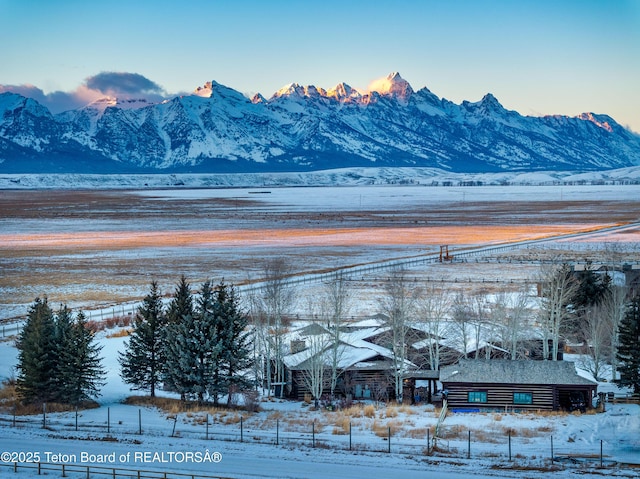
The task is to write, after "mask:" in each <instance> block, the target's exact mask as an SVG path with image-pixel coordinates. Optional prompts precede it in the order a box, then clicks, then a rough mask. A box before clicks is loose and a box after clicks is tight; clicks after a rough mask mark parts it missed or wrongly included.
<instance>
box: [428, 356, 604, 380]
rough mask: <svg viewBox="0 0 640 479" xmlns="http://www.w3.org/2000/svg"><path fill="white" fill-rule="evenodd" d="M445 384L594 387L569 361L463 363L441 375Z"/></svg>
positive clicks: (504, 360) (454, 365)
mask: <svg viewBox="0 0 640 479" xmlns="http://www.w3.org/2000/svg"><path fill="white" fill-rule="evenodd" d="M440 381H441V382H443V383H482V384H559V385H566V386H568V385H576V386H577V385H581V386H595V385H596V383H595V382H593V381H590V380H588V379H586V378H584V377H582V376H580V375H578V373H577V372H576V368H575V365H574V364H573V363H572V362H568V361H527V360H516V361H511V360H508V359H492V360H489V361H486V360H482V359H481V360H468V359H465V360H461V361H460V362H458V364H453V365H451V366H445V367H443V368H442V369H441V371H440Z"/></svg>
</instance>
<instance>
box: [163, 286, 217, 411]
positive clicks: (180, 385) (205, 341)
mask: <svg viewBox="0 0 640 479" xmlns="http://www.w3.org/2000/svg"><path fill="white" fill-rule="evenodd" d="M179 289H180V288H179ZM214 319H215V318H214V297H213V290H212V288H211V283H210V282H209V281H207V282H205V283H204V284H203V285H202V288H201V289H200V295H199V297H198V300H197V302H196V305H195V307H194V309H193V312H192V313H190V314H185V315H183V316H182V318H181V320H180V321H179V322H177V323H172V324H171V325H170V326H169V328H168V338H170V340H168V341H167V343H166V347H167V362H166V369H165V372H164V377H165V378H166V380H167V381H168V382H169V383H170V384H171V387H172V388H173V389H174V390H175V391H176V392H179V393H180V396H181V397H182V399H187V398H190V399H197V400H198V401H200V402H203V401H204V399H205V396H206V394H207V393H208V392H209V385H210V384H211V383H215V382H216V379H215V378H216V376H217V375H218V371H217V368H218V364H217V357H218V353H219V349H220V346H219V344H218V343H219V340H218V334H217V332H216V327H215V325H214Z"/></svg>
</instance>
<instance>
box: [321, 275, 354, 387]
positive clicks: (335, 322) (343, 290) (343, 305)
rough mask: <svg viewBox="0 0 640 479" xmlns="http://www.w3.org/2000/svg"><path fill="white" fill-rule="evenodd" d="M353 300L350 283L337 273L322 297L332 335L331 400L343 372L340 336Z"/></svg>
mask: <svg viewBox="0 0 640 479" xmlns="http://www.w3.org/2000/svg"><path fill="white" fill-rule="evenodd" d="M351 300H352V296H351V290H350V287H349V283H348V282H347V280H346V279H345V278H344V276H343V274H342V273H337V274H336V276H335V277H334V278H333V279H332V280H331V281H329V282H328V283H326V284H325V286H324V294H323V296H322V302H323V308H322V311H323V316H324V317H325V319H326V323H327V329H328V330H329V332H330V335H331V343H330V345H329V368H330V374H331V378H330V383H329V384H330V389H331V399H333V397H334V395H335V391H336V386H337V383H338V377H339V376H340V374H341V372H342V371H341V370H340V367H339V365H340V359H341V358H342V355H343V352H344V345H343V344H342V342H341V340H340V336H341V333H342V330H341V328H342V324H343V322H344V320H345V318H346V317H347V315H348V314H349V310H350V309H351Z"/></svg>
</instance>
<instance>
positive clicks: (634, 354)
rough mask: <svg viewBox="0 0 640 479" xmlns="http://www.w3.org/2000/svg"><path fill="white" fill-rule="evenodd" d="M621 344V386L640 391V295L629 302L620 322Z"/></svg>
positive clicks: (619, 352) (619, 353) (619, 354)
mask: <svg viewBox="0 0 640 479" xmlns="http://www.w3.org/2000/svg"><path fill="white" fill-rule="evenodd" d="M619 331H620V336H619V341H620V344H619V346H618V354H617V358H618V361H620V364H619V366H618V372H619V373H620V379H619V380H618V381H617V382H618V384H619V385H620V386H627V387H633V392H634V393H640V295H636V296H635V297H634V298H633V299H632V300H631V302H630V303H629V304H628V306H627V308H626V312H625V316H624V319H623V320H622V322H621V323H620V330H619Z"/></svg>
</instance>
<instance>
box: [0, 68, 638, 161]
mask: <svg viewBox="0 0 640 479" xmlns="http://www.w3.org/2000/svg"><path fill="white" fill-rule="evenodd" d="M374 88H375V89H374V90H372V91H370V92H367V93H362V92H359V91H358V90H356V89H354V88H352V87H350V86H349V85H347V84H345V83H340V84H338V85H336V86H335V87H334V88H332V89H329V90H325V89H322V88H317V87H315V86H312V85H310V86H302V85H299V84H297V83H292V84H290V85H287V86H286V87H284V88H282V89H280V90H279V91H278V92H276V93H275V94H274V95H273V96H272V97H271V98H269V99H266V98H264V97H263V96H262V95H256V96H254V97H253V98H251V99H250V98H247V97H246V96H244V95H243V94H241V93H240V92H238V91H236V90H233V89H232V88H229V87H226V86H224V85H221V84H219V83H217V82H215V81H211V82H207V83H206V84H204V85H203V86H202V87H200V88H198V89H196V90H195V91H194V93H193V94H191V95H184V96H178V97H175V98H172V99H170V100H167V101H164V102H162V103H156V104H152V103H149V102H146V101H144V100H138V99H114V98H106V99H102V100H98V101H96V102H93V103H92V104H90V105H87V106H86V107H84V108H80V109H77V110H72V111H67V112H64V113H60V114H57V115H52V114H51V112H49V110H47V109H46V108H45V107H44V106H42V105H40V104H39V103H37V102H36V101H34V100H32V99H29V98H25V97H22V96H20V95H17V94H13V93H3V94H0V172H5V173H29V172H31V173H38V172H78V173H123V172H125V173H134V172H195V173H198V172H200V173H206V172H219V173H224V172H263V171H265V172H266V171H314V170H321V169H333V168H345V167H400V166H403V167H429V168H440V169H443V170H446V171H452V172H497V171H542V170H544V171H550V170H551V171H553V170H565V171H566V170H574V171H577V170H603V169H612V168H623V167H629V166H636V165H640V136H639V135H637V134H635V133H633V132H631V131H629V130H627V129H625V128H623V127H622V126H620V125H619V124H618V123H616V122H615V120H613V119H612V118H610V117H609V116H607V115H598V114H594V113H584V114H582V115H579V116H577V117H568V116H561V115H554V116H544V117H530V116H523V115H521V114H519V113H518V112H515V111H511V110H507V109H505V108H504V107H503V106H502V105H501V104H500V102H499V101H498V100H497V99H496V98H495V97H494V96H493V95H492V94H490V93H489V94H487V95H485V96H484V97H483V98H482V99H481V100H480V101H478V102H469V101H463V102H462V103H461V104H455V103H453V102H451V101H449V100H446V99H444V98H439V97H438V96H437V95H435V94H434V93H432V92H431V91H429V90H428V89H427V88H426V87H425V88H421V89H419V90H417V91H414V89H413V88H412V87H411V85H410V84H409V83H408V82H407V81H406V80H404V79H403V78H402V77H401V76H400V74H398V73H392V74H390V75H389V76H388V77H386V78H385V79H384V80H382V81H379V82H378V83H377V84H376V85H375V87H374Z"/></svg>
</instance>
